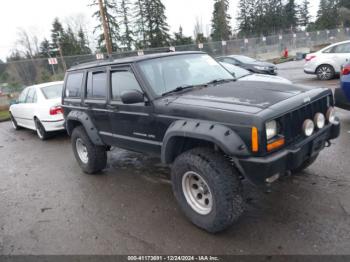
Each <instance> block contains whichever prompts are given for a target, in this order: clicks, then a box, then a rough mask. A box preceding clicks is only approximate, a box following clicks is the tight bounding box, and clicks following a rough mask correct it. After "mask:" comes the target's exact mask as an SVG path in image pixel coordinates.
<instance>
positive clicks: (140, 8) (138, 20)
mask: <svg viewBox="0 0 350 262" xmlns="http://www.w3.org/2000/svg"><path fill="white" fill-rule="evenodd" d="M145 12H146V11H145V1H144V0H136V2H135V7H134V17H135V30H134V31H135V35H136V37H137V41H136V47H137V48H140V49H143V48H145V47H146V18H145Z"/></svg>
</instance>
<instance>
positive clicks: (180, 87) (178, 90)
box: [162, 85, 196, 96]
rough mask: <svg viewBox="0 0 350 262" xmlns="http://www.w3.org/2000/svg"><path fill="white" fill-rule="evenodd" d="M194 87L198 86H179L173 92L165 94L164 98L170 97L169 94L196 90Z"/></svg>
mask: <svg viewBox="0 0 350 262" xmlns="http://www.w3.org/2000/svg"><path fill="white" fill-rule="evenodd" d="M194 87H196V86H195V85H186V86H178V87H176V88H175V89H173V90H170V91H168V92H165V93H163V94H162V96H166V95H169V94H173V93H177V92H180V91H183V90H185V89H191V88H194Z"/></svg>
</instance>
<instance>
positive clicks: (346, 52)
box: [304, 41, 350, 80]
mask: <svg viewBox="0 0 350 262" xmlns="http://www.w3.org/2000/svg"><path fill="white" fill-rule="evenodd" d="M349 60H350V41H344V42H340V43H335V44H333V45H330V46H327V47H325V48H323V49H321V50H320V51H318V52H316V53H312V54H308V55H307V56H306V58H305V61H306V63H305V66H304V72H305V73H306V74H314V75H317V77H318V79H320V80H330V79H333V78H334V77H335V76H336V75H339V74H340V71H341V67H342V66H343V65H344V64H345V63H346V62H348V61H349Z"/></svg>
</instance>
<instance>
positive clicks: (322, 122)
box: [314, 113, 326, 129]
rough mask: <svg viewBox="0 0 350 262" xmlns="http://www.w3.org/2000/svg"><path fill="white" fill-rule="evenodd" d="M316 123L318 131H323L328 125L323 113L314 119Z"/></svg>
mask: <svg viewBox="0 0 350 262" xmlns="http://www.w3.org/2000/svg"><path fill="white" fill-rule="evenodd" d="M314 122H315V125H316V127H317V128H318V129H322V128H324V126H325V124H326V118H325V117H324V115H323V114H322V113H317V114H316V115H315V117H314Z"/></svg>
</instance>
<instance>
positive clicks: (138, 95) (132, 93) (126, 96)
mask: <svg viewBox="0 0 350 262" xmlns="http://www.w3.org/2000/svg"><path fill="white" fill-rule="evenodd" d="M120 98H121V100H122V102H123V103H124V104H127V105H130V104H137V103H143V102H145V98H144V95H143V93H142V92H140V91H138V90H136V89H133V90H127V91H124V92H122V94H121V96H120Z"/></svg>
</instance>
